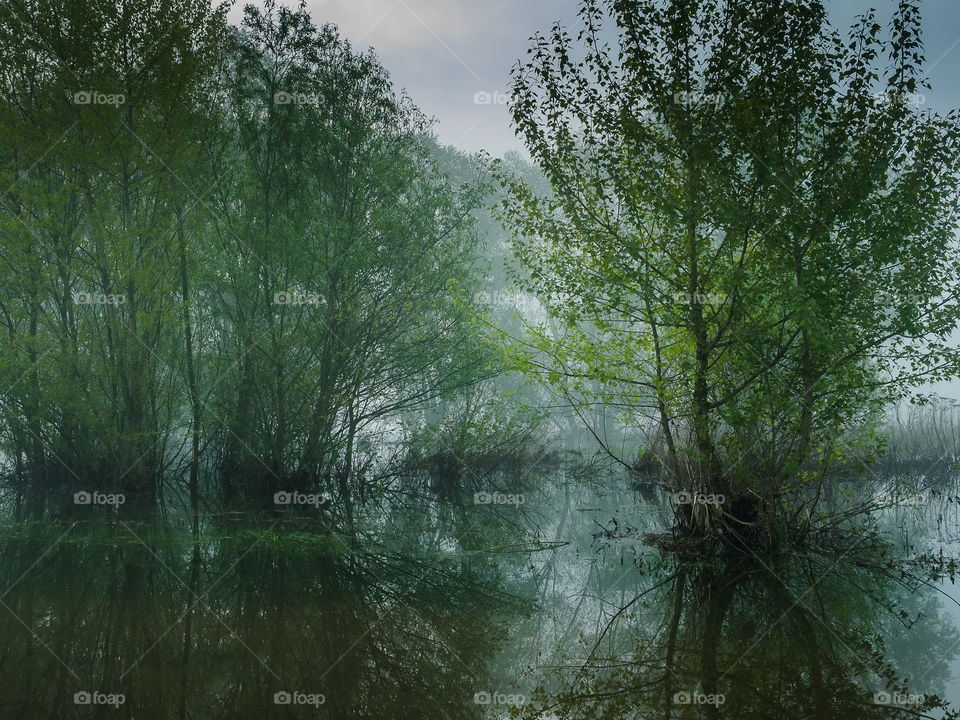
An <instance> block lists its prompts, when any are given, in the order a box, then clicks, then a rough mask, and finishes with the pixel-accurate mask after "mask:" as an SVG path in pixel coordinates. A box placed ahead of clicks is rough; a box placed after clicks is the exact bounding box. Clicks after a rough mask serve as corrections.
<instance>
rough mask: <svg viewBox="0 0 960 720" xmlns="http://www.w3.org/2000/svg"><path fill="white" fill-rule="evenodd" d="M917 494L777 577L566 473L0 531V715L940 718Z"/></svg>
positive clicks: (944, 687) (944, 515) (939, 624)
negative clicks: (670, 549) (374, 498)
mask: <svg viewBox="0 0 960 720" xmlns="http://www.w3.org/2000/svg"><path fill="white" fill-rule="evenodd" d="M493 482H494V479H491V485H490V487H491V488H493V487H496V486H495V485H493ZM414 485H415V484H411V487H413V486H414ZM937 487H938V489H933V490H929V491H925V492H924V494H922V496H919V497H916V498H911V499H908V500H900V501H899V502H898V503H897V504H896V505H895V506H894V507H892V508H890V509H888V510H886V511H884V512H883V513H880V514H879V515H877V516H875V517H873V518H872V519H869V520H867V519H864V518H860V519H858V520H857V521H856V523H857V529H856V530H855V531H853V532H850V531H849V530H850V529H849V527H848V528H841V529H838V531H837V532H836V533H833V534H825V535H824V536H823V538H822V539H821V541H820V543H819V546H818V547H817V548H811V549H810V550H807V551H804V552H802V553H800V552H796V553H790V554H785V555H782V556H779V557H777V558H771V557H766V556H764V557H758V556H754V555H751V554H749V553H748V554H746V555H744V556H742V557H740V556H738V557H732V556H731V557H726V558H720V559H710V560H705V559H703V558H695V557H681V556H677V555H675V554H670V553H665V552H664V553H661V552H660V551H658V550H657V549H656V546H653V545H650V544H649V543H645V542H644V541H643V535H644V534H645V533H648V532H653V531H659V530H662V529H664V528H665V527H667V526H669V524H670V509H669V505H668V503H667V500H666V499H665V498H662V497H660V496H659V495H658V494H657V493H655V492H653V491H652V490H643V489H641V490H635V489H631V487H630V485H629V483H628V482H627V480H626V479H625V478H623V477H620V476H618V475H616V474H604V475H597V476H592V475H590V474H582V473H581V474H579V475H578V474H577V473H575V472H573V471H568V470H567V469H563V468H558V469H554V470H551V471H549V472H543V473H540V474H539V475H538V476H537V477H536V478H535V481H532V482H528V483H526V484H525V485H524V486H523V487H520V488H505V489H503V488H502V490H503V492H502V494H500V495H492V494H491V495H490V496H483V497H480V498H475V497H474V496H473V495H472V494H469V493H468V494H462V496H456V497H450V495H449V494H447V496H446V497H443V498H439V497H437V496H436V495H434V494H431V493H429V492H411V493H410V494H409V496H407V497H404V498H391V499H389V500H387V499H382V500H381V501H379V502H374V503H371V504H370V506H369V507H368V508H367V510H366V511H364V512H362V513H360V515H359V517H358V518H357V520H356V524H355V526H354V527H353V528H352V529H350V530H348V529H345V528H343V527H335V526H333V525H331V523H330V522H329V521H327V520H325V519H324V518H323V517H322V516H318V515H316V514H314V515H311V514H310V513H307V512H288V511H284V512H279V513H276V512H265V513H260V514H252V513H246V514H224V515H219V516H212V517H206V518H204V521H203V523H202V530H201V533H200V537H199V538H198V539H196V540H195V539H194V537H193V535H192V533H191V531H190V529H189V526H188V524H187V526H186V527H184V526H181V524H180V522H179V521H178V520H176V519H170V518H168V519H167V521H166V522H160V521H159V520H156V519H152V520H149V521H148V520H146V519H144V518H134V517H130V516H125V515H124V512H123V508H120V509H119V510H116V511H108V512H105V513H100V514H97V515H91V517H90V518H88V519H81V520H79V521H78V522H69V523H62V524H46V525H43V526H40V527H37V526H13V525H7V526H6V527H5V529H4V536H3V542H2V552H3V555H2V565H0V572H2V575H3V577H2V578H0V593H2V594H0V637H2V651H0V677H2V678H3V682H2V683H0V718H4V719H6V718H90V717H96V718H100V717H103V718H138V719H143V718H244V719H245V718H256V719H257V720H265V719H267V718H418V719H419V718H495V717H520V718H544V719H546V718H698V717H703V718H767V719H769V718H890V717H934V718H944V717H955V716H956V712H955V710H956V709H957V708H960V665H958V658H960V605H958V604H957V601H956V600H955V599H954V598H960V592H958V591H957V588H956V586H955V585H954V584H953V564H952V562H951V557H956V555H957V549H958V547H960V545H958V543H957V540H958V534H960V533H958V530H957V528H958V527H960V522H958V517H957V506H958V503H954V502H952V500H951V497H952V496H953V495H955V494H957V493H956V484H955V482H953V481H943V482H941V483H940V484H939V485H938V486H937ZM882 490H883V488H878V487H875V486H871V487H867V488H863V487H861V488H859V489H857V491H856V492H859V493H861V494H870V493H872V494H877V493H880V492H881V491H882ZM491 493H492V490H491ZM521 494H522V496H521ZM454 495H456V494H454ZM841 496H842V498H844V500H843V502H850V497H849V495H848V494H847V493H838V498H839V497H841ZM477 499H479V500H480V502H477V501H476V500H477ZM486 500H490V501H491V502H489V503H487V502H484V501H486ZM521 501H522V504H521ZM837 502H840V500H837ZM614 521H615V522H614ZM595 535H599V537H594V536H595ZM941 551H942V553H943V555H942V557H941Z"/></svg>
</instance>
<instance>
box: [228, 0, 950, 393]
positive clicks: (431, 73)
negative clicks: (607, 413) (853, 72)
mask: <svg viewBox="0 0 960 720" xmlns="http://www.w3.org/2000/svg"><path fill="white" fill-rule="evenodd" d="M280 1H281V2H282V0H280ZM244 4H245V3H244V2H243V0H240V1H239V2H238V3H237V5H235V6H234V7H233V8H232V10H231V12H230V19H231V21H232V22H233V23H238V22H239V21H240V19H241V18H242V7H243V5H244ZM254 4H259V2H256V3H254ZM295 4H296V2H295V0H291V1H290V2H289V5H290V6H295ZM827 5H828V8H829V12H830V19H831V23H832V24H833V25H834V26H835V27H839V28H841V29H845V28H847V27H849V25H850V24H851V23H852V22H853V19H854V17H855V15H857V14H858V13H861V12H863V11H865V10H866V9H868V8H869V7H875V8H876V9H877V10H878V19H879V22H880V23H881V24H882V25H884V26H886V24H887V20H888V19H889V17H890V14H891V12H892V11H893V9H894V8H895V7H896V0H873V2H866V1H865V0H828V3H827ZM306 6H307V9H308V10H309V11H310V14H311V16H312V17H313V21H314V23H315V24H316V25H321V24H323V23H325V22H332V23H334V24H336V25H337V26H338V27H339V29H340V32H341V34H343V35H344V36H346V37H347V38H348V39H349V40H350V41H351V42H352V43H353V44H354V45H355V46H356V47H357V48H358V49H366V48H367V47H373V48H374V49H375V50H376V52H377V55H378V56H379V58H380V60H381V62H382V63H383V65H384V66H385V67H386V69H387V71H388V72H389V73H390V76H391V78H392V79H393V81H394V84H395V86H396V87H397V88H398V89H400V88H403V89H405V90H406V91H407V93H408V94H409V95H410V96H411V98H412V99H413V100H414V102H415V103H416V104H417V105H418V106H419V107H420V108H421V109H422V110H423V111H424V112H425V113H426V114H427V115H429V116H431V117H433V118H434V119H435V122H436V125H435V130H436V132H437V134H438V136H439V139H440V141H441V142H443V143H446V144H450V145H455V146H457V147H458V148H461V149H463V150H467V151H478V150H486V151H487V152H489V153H491V154H492V155H496V156H499V155H502V154H503V153H504V152H505V151H507V150H511V149H513V150H521V151H522V145H521V144H520V142H519V141H518V140H517V139H516V137H515V136H514V133H513V130H512V129H511V127H510V119H509V113H508V110H507V106H506V104H505V102H504V101H505V98H506V92H507V90H508V87H509V79H510V69H511V67H513V65H514V64H515V63H516V62H517V60H518V59H519V58H522V57H524V56H525V54H526V50H527V48H528V47H529V45H530V43H529V38H530V36H532V35H533V34H534V33H535V32H537V31H540V32H546V31H548V30H549V29H550V27H551V25H552V24H553V23H554V22H556V21H563V22H564V23H565V24H566V25H567V26H568V27H574V26H576V12H577V8H578V6H579V2H578V0H307V3H306ZM922 14H923V29H924V43H925V52H926V57H927V66H926V74H927V75H928V76H929V78H930V80H931V83H932V85H933V90H932V91H923V92H924V96H925V97H924V102H925V105H926V106H927V107H930V108H933V109H935V110H938V111H946V110H948V109H950V108H952V107H957V106H960V83H958V82H957V77H958V76H960V0H926V1H925V2H924V3H923V6H922ZM524 154H526V153H524ZM957 337H958V341H960V335H958V336H957ZM932 389H933V390H935V391H936V392H938V393H940V394H941V395H945V396H947V397H953V398H957V399H960V382H957V383H952V384H949V385H942V384H941V385H939V386H932Z"/></svg>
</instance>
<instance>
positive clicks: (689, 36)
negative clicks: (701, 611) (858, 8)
mask: <svg viewBox="0 0 960 720" xmlns="http://www.w3.org/2000/svg"><path fill="white" fill-rule="evenodd" d="M579 16H580V20H581V22H582V28H581V29H580V31H579V33H578V34H577V35H576V39H574V38H573V37H571V35H570V34H569V33H568V32H567V31H566V30H565V29H564V28H563V27H561V26H559V25H557V26H555V27H554V28H553V30H552V32H551V33H550V34H549V36H548V37H544V36H540V35H538V36H536V37H535V39H534V43H533V46H532V48H531V49H530V51H529V52H530V58H529V60H528V61H527V62H525V63H521V64H518V66H517V67H516V69H515V71H514V74H513V78H514V101H515V102H514V104H513V106H512V113H513V120H514V123H515V125H516V128H517V131H518V133H519V134H520V136H521V137H522V138H523V140H524V141H525V143H526V145H527V147H528V149H529V151H530V153H531V155H532V157H533V158H534V161H535V162H536V163H537V164H538V165H539V166H540V167H541V169H542V170H543V172H544V173H545V174H546V175H547V177H548V178H549V180H550V183H551V186H552V190H553V194H552V196H548V197H542V196H537V195H535V194H533V193H532V192H530V190H529V189H528V188H527V187H525V185H524V184H523V183H522V182H519V181H516V180H514V179H512V178H510V177H508V176H506V175H503V177H502V181H503V183H504V185H505V186H506V187H507V188H508V189H509V190H510V192H511V197H510V199H509V200H508V201H506V202H504V204H503V206H502V213H501V217H502V219H503V220H504V222H505V223H506V224H507V225H508V226H509V227H510V228H511V229H512V230H513V232H514V234H515V243H514V244H515V248H516V252H517V255H518V257H519V260H520V262H521V263H522V264H523V265H524V266H525V267H526V268H527V269H528V270H529V271H530V275H531V278H532V279H531V280H530V281H529V283H528V287H529V288H531V289H532V290H534V291H535V292H537V293H538V294H539V296H540V297H541V299H542V301H543V302H544V303H545V304H546V305H547V307H548V309H549V312H550V315H551V317H552V318H553V319H554V321H555V323H556V325H557V326H558V327H559V331H556V332H551V331H548V329H547V326H546V324H541V325H539V326H535V327H532V328H531V330H532V332H531V333H530V335H529V337H528V338H526V339H525V341H524V343H522V344H519V345H518V353H517V357H518V360H519V361H520V363H521V364H522V365H524V366H525V367H527V368H528V369H529V370H531V371H534V372H536V373H538V374H540V375H541V376H542V377H543V378H544V379H546V380H547V381H548V382H550V383H552V384H553V385H555V386H557V387H559V388H561V389H562V390H563V391H564V392H567V393H569V394H571V395H573V396H575V397H576V398H577V402H578V403H580V404H581V405H582V406H583V407H589V406H590V405H591V404H593V403H602V404H605V405H608V406H613V407H617V408H619V409H620V411H621V414H622V418H623V420H624V421H625V422H627V423H630V424H632V425H633V426H634V427H640V428H643V429H650V428H651V427H654V426H655V427H656V428H657V431H658V433H659V438H660V440H661V441H662V443H663V446H664V450H663V452H662V458H661V459H662V462H663V465H664V467H665V471H666V476H667V478H668V483H669V485H670V486H671V488H672V489H673V490H675V491H676V490H681V489H683V490H686V491H689V492H690V493H692V498H693V500H694V502H693V503H692V504H689V505H680V506H679V508H678V513H677V514H678V518H679V520H680V521H681V522H682V523H683V524H684V525H685V526H686V527H688V528H690V529H692V530H695V531H697V532H699V533H706V532H710V531H717V532H719V533H720V534H721V535H722V536H724V537H727V538H730V539H735V540H738V541H745V540H747V539H748V536H750V534H751V532H752V531H753V530H760V529H761V526H762V530H763V531H764V532H760V533H759V534H758V536H757V538H754V539H755V540H757V541H765V540H768V539H770V538H771V536H776V535H778V534H779V533H780V532H782V531H783V530H784V529H785V528H793V527H795V526H797V525H800V526H803V527H805V526H806V524H807V519H808V518H809V514H810V512H811V508H812V505H813V504H814V503H815V501H816V498H817V497H818V493H815V492H807V488H806V487H805V486H806V485H807V483H806V481H807V480H808V479H810V478H814V482H813V485H814V486H819V483H820V482H821V481H822V478H823V476H824V473H825V472H826V470H827V469H829V467H830V466H831V465H832V464H835V463H836V461H837V459H838V458H839V459H841V460H842V459H843V457H844V455H845V454H846V453H848V452H849V451H850V450H851V449H852V447H854V446H857V445H859V444H862V443H866V442H868V441H869V439H870V436H871V430H872V427H873V423H874V421H875V420H876V416H877V413H878V412H879V411H880V410H881V409H882V408H883V407H884V406H885V405H886V403H888V402H889V401H891V400H894V399H896V398H899V397H903V396H906V395H907V394H908V393H909V391H910V390H911V388H914V387H916V385H918V384H920V383H922V382H924V381H925V380H928V379H930V378H942V377H947V376H951V375H955V374H956V373H957V370H958V359H960V355H958V351H957V349H956V348H955V347H951V346H950V344H949V342H948V336H949V334H950V332H951V331H952V330H953V329H954V328H955V327H956V325H957V320H958V314H960V311H958V304H957V288H958V267H960V265H958V259H960V256H958V249H957V243H956V242H955V238H954V232H955V230H956V219H955V211H956V188H957V179H958V176H957V173H958V161H960V146H958V140H960V132H958V126H957V121H958V115H957V113H956V112H951V113H949V114H948V115H946V116H940V115H938V114H936V113H933V112H931V111H925V110H924V111H921V110H920V109H918V108H917V107H915V106H914V104H912V103H913V101H914V100H916V99H917V98H918V95H917V93H918V90H919V89H921V88H922V87H926V84H925V82H924V80H923V78H922V77H920V71H921V65H922V63H923V54H922V45H921V40H920V32H919V11H918V8H917V3H915V2H910V1H908V0H903V1H902V2H900V3H899V6H898V9H897V11H896V12H895V13H894V15H893V18H892V20H891V21H890V33H889V38H888V39H881V30H882V28H881V26H880V25H879V24H878V23H877V22H876V20H875V17H874V14H873V12H872V11H871V12H869V13H867V14H865V15H863V16H862V17H860V18H859V20H858V23H857V24H856V25H855V26H854V27H853V28H851V30H850V32H849V34H848V36H847V38H846V39H845V40H844V39H841V37H840V35H839V34H838V33H837V32H836V31H834V30H831V29H830V28H829V26H828V24H827V18H826V10H825V8H824V6H823V3H822V2H819V1H816V0H805V1H804V2H787V1H786V0H782V1H779V0H778V1H775V2H767V1H766V0H750V1H746V2H725V1H723V0H710V1H708V2H688V1H686V0H584V2H583V4H582V7H581V10H580V13H579ZM614 37H615V42H613V45H612V47H611V45H610V43H609V42H608V41H609V40H610V39H611V38H614ZM881 64H882V65H883V68H882V70H878V67H879V66H880V65H881ZM598 388H599V389H598ZM711 496H712V497H711ZM698 500H699V501H700V502H698Z"/></svg>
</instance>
